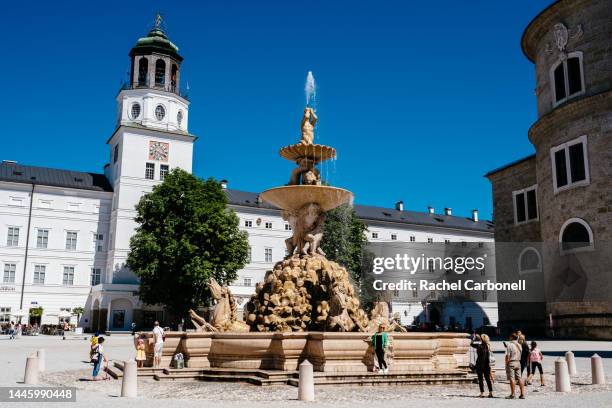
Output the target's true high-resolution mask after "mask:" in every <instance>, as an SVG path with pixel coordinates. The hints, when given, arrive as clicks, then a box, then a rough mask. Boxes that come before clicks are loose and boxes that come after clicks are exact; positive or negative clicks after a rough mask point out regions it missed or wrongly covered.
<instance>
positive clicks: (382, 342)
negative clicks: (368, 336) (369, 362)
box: [372, 323, 389, 374]
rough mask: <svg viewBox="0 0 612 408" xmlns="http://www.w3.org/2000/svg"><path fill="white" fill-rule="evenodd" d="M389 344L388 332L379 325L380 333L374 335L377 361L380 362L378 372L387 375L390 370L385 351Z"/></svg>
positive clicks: (373, 340) (373, 341) (373, 343)
mask: <svg viewBox="0 0 612 408" xmlns="http://www.w3.org/2000/svg"><path fill="white" fill-rule="evenodd" d="M388 343H389V338H388V336H387V332H385V330H384V326H383V324H382V323H381V324H379V325H378V331H377V332H376V333H374V335H372V345H373V346H374V352H375V353H376V360H378V372H379V373H382V374H387V373H388V372H389V368H388V367H387V362H386V361H385V350H386V349H387V345H388Z"/></svg>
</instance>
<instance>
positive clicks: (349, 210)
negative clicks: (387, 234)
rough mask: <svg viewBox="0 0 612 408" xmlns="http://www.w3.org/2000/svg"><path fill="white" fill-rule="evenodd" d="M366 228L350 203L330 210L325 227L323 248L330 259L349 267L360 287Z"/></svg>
mask: <svg viewBox="0 0 612 408" xmlns="http://www.w3.org/2000/svg"><path fill="white" fill-rule="evenodd" d="M366 230H367V226H366V225H365V224H364V223H363V222H362V221H361V220H360V219H359V218H357V214H356V213H355V209H354V208H353V207H352V206H351V205H348V204H343V205H341V206H340V207H337V208H335V209H333V210H331V211H328V212H327V217H326V219H325V226H324V227H323V240H322V242H321V249H323V251H325V253H326V255H327V258H328V259H330V260H332V261H335V262H338V263H339V264H340V265H342V266H344V267H345V268H346V269H348V271H349V273H350V275H351V278H352V279H353V282H354V283H355V284H356V285H357V286H358V287H359V286H360V283H361V281H362V278H363V274H362V270H363V268H362V262H363V256H364V250H365V246H366V245H367V243H368V239H367V237H366V234H365V232H366Z"/></svg>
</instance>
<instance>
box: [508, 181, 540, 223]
mask: <svg viewBox="0 0 612 408" xmlns="http://www.w3.org/2000/svg"><path fill="white" fill-rule="evenodd" d="M537 187H538V186H537V184H536V185H533V186H531V187H527V188H525V189H523V190H517V191H513V192H512V195H513V196H514V223H515V224H521V223H523V222H527V221H531V220H536V219H538V202H537V195H536V189H537Z"/></svg>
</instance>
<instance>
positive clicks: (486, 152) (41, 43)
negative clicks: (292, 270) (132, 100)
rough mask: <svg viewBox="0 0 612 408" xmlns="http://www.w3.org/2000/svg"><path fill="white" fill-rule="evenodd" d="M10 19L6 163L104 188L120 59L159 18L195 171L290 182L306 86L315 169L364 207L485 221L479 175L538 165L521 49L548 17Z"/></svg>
mask: <svg viewBox="0 0 612 408" xmlns="http://www.w3.org/2000/svg"><path fill="white" fill-rule="evenodd" d="M89 3H93V2H76V1H74V2H71V1H66V2H42V1H40V2H11V3H9V4H6V5H4V6H3V14H4V18H3V22H2V24H1V25H0V34H1V35H2V38H3V48H4V52H5V58H4V59H3V60H4V63H3V64H2V68H0V73H1V77H2V78H5V79H8V80H6V81H5V82H4V83H3V93H4V95H3V96H4V97H3V98H2V100H1V102H0V106H1V107H2V112H4V113H5V117H4V120H3V124H2V131H1V132H0V134H1V140H2V148H1V154H0V159H11V160H17V161H19V162H20V163H23V164H32V165H39V166H48V167H56V168H66V169H73V170H82V171H91V172H101V171H102V167H103V165H104V164H105V163H106V160H107V158H108V156H109V155H108V152H107V146H106V145H105V142H106V140H107V138H108V137H109V136H110V135H111V134H112V132H113V130H114V127H115V115H116V103H115V96H116V94H117V90H118V88H119V84H120V82H121V80H122V79H123V78H124V76H125V73H126V72H127V70H128V69H129V58H128V55H127V54H128V52H129V50H130V48H131V47H132V46H133V44H134V43H135V41H136V40H137V39H138V38H139V37H141V36H144V35H145V34H146V33H147V32H148V29H149V28H150V27H151V26H152V24H153V20H154V16H155V12H156V11H157V10H159V11H161V12H162V14H163V15H164V17H165V19H166V25H167V33H168V35H169V36H170V38H171V40H172V41H173V42H174V43H175V44H177V45H178V46H179V48H180V52H181V54H182V55H183V56H184V58H185V61H184V63H183V67H182V74H181V80H182V81H183V85H184V84H185V81H188V82H189V86H190V88H191V92H190V99H191V102H192V105H191V108H190V131H191V132H192V133H193V134H195V135H197V136H199V140H198V141H197V142H196V145H195V151H194V173H195V174H197V175H198V176H200V177H209V176H212V177H215V178H218V179H221V178H227V179H228V180H229V183H230V188H236V189H243V190H248V191H261V190H264V189H266V188H270V187H273V186H276V185H281V184H284V183H286V182H287V180H288V177H289V173H290V171H291V167H292V164H291V163H289V162H287V161H285V160H283V159H281V158H280V157H279V156H278V149H279V148H280V147H281V146H283V145H287V144H290V143H293V142H296V141H297V140H298V139H299V121H300V118H301V114H302V109H303V105H304V102H305V99H304V80H305V77H306V73H307V71H308V70H312V71H313V72H314V74H315V78H316V80H317V84H318V90H317V97H318V107H317V112H318V115H319V125H318V128H317V133H316V140H317V141H318V142H320V143H323V144H329V145H332V146H334V147H336V149H337V150H338V152H339V155H338V160H337V161H336V162H335V163H330V164H328V165H326V166H325V167H324V168H323V175H324V176H325V177H327V178H328V179H329V180H330V182H331V183H332V184H334V185H336V186H339V187H344V188H348V189H350V190H351V191H353V192H354V193H355V197H356V199H355V200H356V202H357V203H361V204H371V205H380V206H387V207H390V206H392V205H393V203H394V202H395V201H397V200H403V201H404V203H405V207H406V208H407V209H411V210H418V211H425V209H426V207H427V206H428V205H433V206H434V207H435V208H436V210H437V211H442V209H443V207H452V208H453V212H454V214H456V215H457V214H458V215H466V216H467V215H468V214H469V212H470V210H471V209H472V208H478V209H480V211H481V217H484V218H488V219H490V217H491V211H492V210H491V209H492V202H491V187H490V183H489V182H488V180H486V179H485V178H483V177H482V176H483V174H485V173H486V172H487V171H489V170H491V169H493V168H496V167H499V166H501V165H503V164H506V163H508V162H510V161H513V160H515V159H518V158H521V157H523V156H526V155H528V154H531V153H532V151H533V149H532V146H531V144H530V143H529V141H528V140H527V130H528V129H529V126H530V125H531V124H532V123H533V122H534V121H535V120H536V100H535V96H534V92H533V89H534V87H535V82H534V67H533V65H532V64H531V63H530V62H529V61H528V60H527V59H526V58H525V57H524V56H523V54H522V52H521V49H520V37H521V34H522V31H523V29H524V28H525V26H526V25H527V24H528V23H529V21H530V20H531V19H532V18H533V17H534V16H535V15H536V14H537V13H538V12H539V11H540V10H542V9H543V8H544V7H546V6H547V5H548V4H549V3H550V1H549V0H546V1H543V0H537V1H536V0H521V1H513V2H499V1H484V0H482V1H436V2H416V1H407V0H404V1H399V0H397V1H396V0H390V1H380V0H378V1H343V0H336V1H330V0H327V1H325V0H315V1H306V2H297V1H280V0H278V1H247V0H244V1H215V2H210V1H207V2H195V1H193V2H183V1H173V2H161V1H151V0H149V1H129V2H126V1H122V2H115V1H105V2H98V4H97V5H95V4H89Z"/></svg>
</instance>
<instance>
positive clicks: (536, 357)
mask: <svg viewBox="0 0 612 408" xmlns="http://www.w3.org/2000/svg"><path fill="white" fill-rule="evenodd" d="M543 359H544V355H543V354H542V352H541V351H540V349H539V348H538V344H537V343H536V342H535V341H532V342H531V350H530V351H529V363H530V364H531V373H529V377H527V384H529V385H531V379H532V378H533V375H534V374H535V370H536V368H537V369H538V371H539V372H540V385H541V386H542V387H543V386H544V372H543V371H542V360H543Z"/></svg>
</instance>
